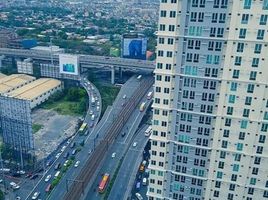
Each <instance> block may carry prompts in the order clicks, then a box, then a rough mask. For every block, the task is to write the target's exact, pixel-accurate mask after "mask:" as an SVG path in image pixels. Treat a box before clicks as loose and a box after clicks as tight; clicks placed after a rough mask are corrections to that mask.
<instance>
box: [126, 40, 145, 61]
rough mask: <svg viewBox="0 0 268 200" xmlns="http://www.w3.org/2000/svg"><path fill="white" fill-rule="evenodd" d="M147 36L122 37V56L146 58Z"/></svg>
mask: <svg viewBox="0 0 268 200" xmlns="http://www.w3.org/2000/svg"><path fill="white" fill-rule="evenodd" d="M146 51H147V38H144V37H140V38H139V37H136V38H131V37H123V44H122V57H123V58H131V59H140V60H146Z"/></svg>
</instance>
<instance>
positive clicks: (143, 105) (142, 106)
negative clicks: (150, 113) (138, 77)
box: [140, 102, 145, 112]
mask: <svg viewBox="0 0 268 200" xmlns="http://www.w3.org/2000/svg"><path fill="white" fill-rule="evenodd" d="M144 109H145V102H143V103H142V104H141V105H140V111H141V112H143V111H144Z"/></svg>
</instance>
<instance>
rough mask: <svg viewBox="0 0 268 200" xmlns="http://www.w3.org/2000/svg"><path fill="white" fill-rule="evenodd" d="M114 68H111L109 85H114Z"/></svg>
mask: <svg viewBox="0 0 268 200" xmlns="http://www.w3.org/2000/svg"><path fill="white" fill-rule="evenodd" d="M114 77H115V68H114V66H111V83H112V84H114V83H115V78H114Z"/></svg>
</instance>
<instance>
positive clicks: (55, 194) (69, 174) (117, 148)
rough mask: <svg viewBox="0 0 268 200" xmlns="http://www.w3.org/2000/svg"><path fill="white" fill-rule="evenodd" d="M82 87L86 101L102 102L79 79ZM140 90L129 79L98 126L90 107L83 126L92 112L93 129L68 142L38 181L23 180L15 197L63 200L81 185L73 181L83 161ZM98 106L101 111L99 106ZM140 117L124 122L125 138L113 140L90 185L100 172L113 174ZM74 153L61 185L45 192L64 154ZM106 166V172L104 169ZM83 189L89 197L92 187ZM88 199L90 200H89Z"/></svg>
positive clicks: (64, 159)
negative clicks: (112, 154)
mask: <svg viewBox="0 0 268 200" xmlns="http://www.w3.org/2000/svg"><path fill="white" fill-rule="evenodd" d="M81 84H82V85H83V86H84V87H85V88H86V89H87V92H88V94H89V99H91V96H92V95H93V96H94V97H97V98H98V101H100V102H101V97H100V96H99V95H100V94H99V92H98V90H97V89H96V88H95V87H94V86H93V85H92V84H91V83H89V82H88V80H86V79H84V78H82V80H81ZM139 87H140V81H139V80H137V79H136V78H131V79H130V80H129V81H127V82H126V84H124V85H123V87H122V88H121V90H120V92H119V94H118V96H117V98H116V100H115V102H114V103H113V105H112V106H110V107H108V109H107V110H106V112H105V114H104V116H103V117H102V119H101V121H100V122H99V123H98V124H96V123H97V121H98V117H99V115H100V109H98V111H97V109H96V105H95V106H90V109H89V110H88V113H87V116H86V117H85V122H87V123H88V124H90V123H91V122H92V119H91V114H90V113H91V111H92V112H93V114H94V115H95V116H98V117H97V118H95V119H94V122H95V125H96V126H95V127H94V128H90V127H89V132H88V134H87V135H82V136H80V135H79V134H77V135H76V136H75V137H73V138H72V140H69V141H68V144H67V143H66V144H63V145H64V146H65V147H64V149H62V152H60V155H59V157H58V158H57V159H55V161H54V162H53V163H52V165H51V166H49V167H47V169H46V170H45V172H44V174H43V175H42V177H41V179H36V180H29V179H25V180H24V182H23V183H22V184H21V189H19V190H18V191H17V192H16V194H18V195H19V196H20V197H21V199H32V197H33V195H34V193H36V192H38V193H39V192H40V194H39V195H38V198H37V199H42V200H44V199H57V200H58V199H62V198H63V196H64V195H65V194H66V192H67V189H68V188H70V186H71V184H73V183H77V184H82V183H81V182H79V180H77V179H76V177H77V176H78V174H79V172H81V170H82V168H83V167H84V165H85V163H86V161H87V160H88V159H90V156H91V154H92V152H93V151H94V149H95V147H96V146H97V145H98V144H99V142H100V141H101V140H102V139H103V138H104V137H105V134H106V133H107V132H108V131H107V130H108V129H109V127H110V125H111V124H112V123H113V122H114V121H115V120H116V118H117V117H118V114H119V113H120V111H121V110H122V108H123V107H124V105H125V104H126V102H127V101H128V99H129V98H130V97H131V96H132V95H133V93H134V92H135V91H136V90H137V88H139ZM144 101H145V99H144ZM90 105H91V104H90ZM99 106H100V107H101V103H100V105H99ZM143 115H144V114H143V113H142V112H139V110H138V108H137V109H135V111H134V112H133V113H132V114H131V116H130V118H129V120H128V121H127V122H126V124H125V126H124V128H123V130H122V132H125V133H126V135H125V136H124V137H121V135H120V137H118V138H117V139H116V143H115V144H113V145H112V147H110V149H109V153H108V155H107V157H108V159H105V160H104V165H102V166H103V167H100V169H99V170H97V171H96V173H95V175H96V177H97V178H96V180H94V181H95V183H94V184H93V185H95V184H96V185H97V184H98V182H99V178H101V174H100V173H101V170H102V171H106V170H108V171H109V169H110V170H111V174H112V169H113V168H114V166H115V165H116V164H118V161H119V158H120V157H122V156H123V152H127V151H128V149H129V146H131V145H132V143H133V140H132V139H133V137H132V136H133V135H134V134H135V132H136V130H137V128H138V125H139V123H140V121H141V119H142V117H143ZM81 141H84V143H85V144H84V145H83V146H81V145H80V143H81ZM139 141H140V140H139ZM73 143H75V146H74V147H73V146H72V144H73ZM139 143H140V142H138V145H137V149H140V144H139ZM74 149H79V150H80V151H79V152H76V153H75V155H73V156H75V159H74V161H73V163H72V165H71V166H70V167H69V169H68V170H67V171H66V172H65V173H64V174H62V178H61V181H60V182H59V183H58V184H57V186H56V187H55V188H53V190H52V191H50V192H46V191H45V190H46V188H47V187H48V185H49V184H51V183H52V181H53V179H54V176H55V174H56V172H57V171H58V170H55V166H56V165H57V164H58V163H61V165H63V163H64V162H65V161H66V160H67V159H68V158H66V156H64V155H66V153H69V156H68V157H69V158H70V157H71V156H72V151H73V150H74ZM114 152H115V153H116V156H115V158H111V153H114ZM76 161H80V164H79V165H78V166H77V167H75V166H74V163H75V162H76ZM105 166H106V167H108V168H107V169H105ZM98 172H99V173H98ZM48 175H51V177H50V179H49V180H48V181H45V179H46V178H47V176H48ZM83 184H84V183H83ZM83 187H85V189H87V192H88V195H90V192H91V188H93V190H94V187H91V186H88V188H86V185H84V186H83ZM93 190H92V191H93ZM29 191H31V192H29ZM93 192H94V191H93ZM94 195H95V196H96V199H98V197H99V196H98V194H97V193H95V192H94ZM85 196H86V195H85ZM85 196H84V197H85ZM11 199H12V198H11ZM89 199H90V200H91V199H92V198H89Z"/></svg>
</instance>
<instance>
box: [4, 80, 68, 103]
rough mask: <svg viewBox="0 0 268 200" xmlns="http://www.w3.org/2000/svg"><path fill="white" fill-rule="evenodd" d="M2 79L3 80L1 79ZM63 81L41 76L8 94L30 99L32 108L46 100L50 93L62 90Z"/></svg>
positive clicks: (13, 96)
mask: <svg viewBox="0 0 268 200" xmlns="http://www.w3.org/2000/svg"><path fill="white" fill-rule="evenodd" d="M0 81H1V80H0ZM62 88H63V85H62V83H61V81H59V80H56V79H51V78H40V79H37V80H36V81H33V82H31V83H29V84H27V85H25V86H23V87H20V88H18V89H16V90H13V91H11V92H9V93H7V94H6V95H7V96H8V97H12V98H17V99H23V100H28V101H30V106H31V108H34V107H36V106H38V105H39V104H41V103H43V102H45V101H46V100H47V99H48V98H49V96H50V95H52V94H53V93H55V92H56V91H58V90H61V89H62Z"/></svg>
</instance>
